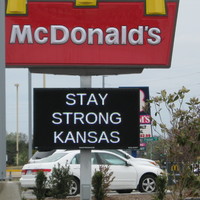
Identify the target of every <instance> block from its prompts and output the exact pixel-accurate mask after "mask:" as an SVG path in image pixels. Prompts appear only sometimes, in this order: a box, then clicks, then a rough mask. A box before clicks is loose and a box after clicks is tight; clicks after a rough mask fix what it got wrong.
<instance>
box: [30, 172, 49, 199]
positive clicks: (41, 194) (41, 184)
mask: <svg viewBox="0 0 200 200" xmlns="http://www.w3.org/2000/svg"><path fill="white" fill-rule="evenodd" d="M35 182H36V187H35V188H34V190H33V194H34V195H35V196H36V198H37V200H43V199H44V198H45V192H46V189H45V188H46V182H47V177H46V176H45V174H44V172H43V171H39V172H38V173H37V176H36V181H35Z"/></svg>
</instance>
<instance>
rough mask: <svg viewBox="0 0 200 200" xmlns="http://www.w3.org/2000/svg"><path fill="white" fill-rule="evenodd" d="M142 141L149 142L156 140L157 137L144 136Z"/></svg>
mask: <svg viewBox="0 0 200 200" xmlns="http://www.w3.org/2000/svg"><path fill="white" fill-rule="evenodd" d="M143 140H144V142H151V141H157V140H158V137H146V138H143Z"/></svg>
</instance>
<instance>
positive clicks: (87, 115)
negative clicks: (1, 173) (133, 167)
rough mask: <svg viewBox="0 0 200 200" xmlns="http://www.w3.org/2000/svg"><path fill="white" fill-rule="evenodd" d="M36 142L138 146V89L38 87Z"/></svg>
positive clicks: (70, 146) (56, 145)
mask: <svg viewBox="0 0 200 200" xmlns="http://www.w3.org/2000/svg"><path fill="white" fill-rule="evenodd" d="M41 138H46V139H45V140H42V139H41ZM34 146H35V147H36V148H38V149H39V150H46V149H59V148H60V149H63V148H67V149H77V148H91V149H93V148H98V149H101V148H108V149H112V148H137V147H138V146H139V90H137V89H127V88H123V89H35V91H34Z"/></svg>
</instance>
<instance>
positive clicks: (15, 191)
mask: <svg viewBox="0 0 200 200" xmlns="http://www.w3.org/2000/svg"><path fill="white" fill-rule="evenodd" d="M0 199H1V200H21V189H20V183H19V182H17V181H15V182H12V181H2V182H0Z"/></svg>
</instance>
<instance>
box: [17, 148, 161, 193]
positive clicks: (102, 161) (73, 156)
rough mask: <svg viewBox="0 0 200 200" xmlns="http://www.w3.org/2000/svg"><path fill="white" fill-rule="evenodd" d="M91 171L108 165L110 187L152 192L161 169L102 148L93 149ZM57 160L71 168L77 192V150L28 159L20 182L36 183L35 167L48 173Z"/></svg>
mask: <svg viewBox="0 0 200 200" xmlns="http://www.w3.org/2000/svg"><path fill="white" fill-rule="evenodd" d="M91 163H92V174H93V173H94V172H95V170H99V166H100V165H106V166H107V165H109V167H110V171H112V172H113V176H114V177H115V178H114V180H113V182H112V183H111V185H110V189H111V190H115V191H117V192H119V193H122V192H131V191H132V190H133V189H138V190H139V191H141V192H154V191H155V190H156V183H155V179H156V177H157V176H158V175H162V174H163V170H162V169H160V168H159V167H157V166H154V165H148V164H145V162H137V161H135V162H133V161H131V162H130V161H129V160H127V159H125V158H123V157H121V156H119V155H117V154H115V153H112V152H109V151H102V150H92V156H91ZM58 164H60V165H61V166H66V164H67V165H69V166H70V172H71V173H72V175H73V186H72V190H71V195H77V194H79V192H80V151H79V150H72V151H69V150H68V151H60V152H59V151H58V152H55V153H54V154H52V155H51V156H49V157H46V158H43V159H41V160H40V161H39V162H37V163H29V164H26V165H24V167H23V168H22V176H21V178H20V183H21V186H22V187H24V188H34V187H35V177H36V174H37V172H38V171H44V172H45V174H46V176H47V177H49V176H50V175H51V173H52V169H53V168H54V167H56V166H58Z"/></svg>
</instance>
